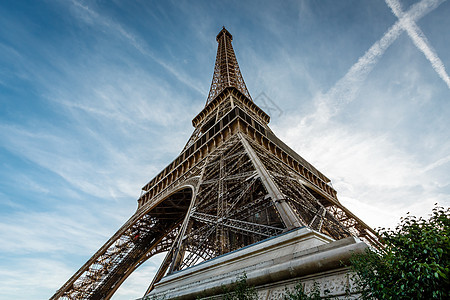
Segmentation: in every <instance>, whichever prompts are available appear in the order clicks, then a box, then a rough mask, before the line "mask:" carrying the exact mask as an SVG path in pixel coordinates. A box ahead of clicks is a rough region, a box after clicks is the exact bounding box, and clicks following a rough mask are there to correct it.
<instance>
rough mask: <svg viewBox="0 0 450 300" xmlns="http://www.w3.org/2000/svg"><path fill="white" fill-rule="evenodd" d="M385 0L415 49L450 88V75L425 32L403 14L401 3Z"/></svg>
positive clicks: (394, 0) (395, 0)
mask: <svg viewBox="0 0 450 300" xmlns="http://www.w3.org/2000/svg"><path fill="white" fill-rule="evenodd" d="M385 1H386V4H387V5H388V6H389V8H390V9H391V10H392V12H393V13H394V15H395V16H396V17H397V18H399V19H400V20H401V21H400V24H401V26H402V27H403V29H404V30H405V31H406V32H407V33H408V35H409V37H410V38H411V40H412V41H413V43H414V45H415V46H416V47H417V49H419V50H420V51H422V53H423V54H424V55H425V57H426V58H427V59H428V60H429V61H430V63H431V66H432V67H433V69H434V70H435V71H436V72H437V73H438V75H439V77H441V78H442V80H444V82H445V83H446V84H447V86H448V87H449V88H450V77H449V76H448V74H447V72H446V71H445V66H444V64H443V63H442V61H441V59H440V58H439V57H438V55H437V54H436V52H435V51H434V49H433V48H432V47H431V45H430V43H429V42H428V39H427V38H426V36H425V34H424V33H423V32H422V30H421V29H420V28H419V26H417V24H416V22H414V21H413V20H411V19H410V18H409V17H408V16H405V14H404V12H403V10H402V7H401V4H400V3H399V2H398V0H385ZM404 16H405V17H404Z"/></svg>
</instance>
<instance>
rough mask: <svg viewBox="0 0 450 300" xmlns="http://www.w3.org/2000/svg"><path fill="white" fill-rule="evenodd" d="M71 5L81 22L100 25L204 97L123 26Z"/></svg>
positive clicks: (82, 6) (199, 87)
mask: <svg viewBox="0 0 450 300" xmlns="http://www.w3.org/2000/svg"><path fill="white" fill-rule="evenodd" d="M72 3H73V5H74V7H75V8H77V15H78V16H79V17H80V18H81V19H82V20H83V21H85V22H87V23H91V24H92V23H93V24H96V25H100V26H102V27H104V28H108V29H110V30H111V32H112V33H114V34H116V33H117V34H119V35H120V36H121V37H122V38H123V39H124V40H125V41H126V42H127V43H128V44H130V45H132V46H133V47H134V48H135V49H136V50H138V51H139V52H140V53H141V54H143V55H145V56H146V57H148V58H151V59H152V60H154V61H155V62H157V63H158V64H159V65H160V66H162V67H163V68H164V69H166V70H167V71H168V72H169V73H170V74H172V75H173V76H174V77H175V78H176V79H178V80H179V81H180V82H182V83H184V84H185V85H186V86H189V87H190V88H192V89H193V90H195V91H197V92H198V93H199V94H200V95H202V96H204V95H205V90H206V88H205V87H204V86H203V85H202V84H200V83H198V82H194V81H192V79H191V78H189V76H187V75H186V74H183V73H182V72H181V71H180V70H179V69H176V68H174V67H173V66H171V65H170V64H169V63H167V62H165V61H164V60H162V59H160V58H158V57H157V56H156V55H155V54H154V53H152V52H151V51H150V50H149V48H148V46H147V45H146V43H145V42H144V41H143V40H142V39H140V38H139V37H138V36H137V35H135V34H133V33H131V32H130V31H129V30H127V29H125V28H124V26H123V25H121V24H120V23H118V22H114V21H113V20H111V19H109V18H107V17H106V16H104V15H102V14H100V13H98V12H97V11H95V10H94V9H92V8H91V7H89V6H88V5H86V4H83V3H81V2H79V1H76V0H72Z"/></svg>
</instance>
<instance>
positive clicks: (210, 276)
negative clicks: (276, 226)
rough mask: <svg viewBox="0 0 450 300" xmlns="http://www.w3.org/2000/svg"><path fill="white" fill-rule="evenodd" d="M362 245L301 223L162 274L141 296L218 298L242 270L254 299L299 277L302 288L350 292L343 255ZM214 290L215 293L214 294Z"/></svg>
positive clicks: (276, 293) (277, 292)
mask: <svg viewBox="0 0 450 300" xmlns="http://www.w3.org/2000/svg"><path fill="white" fill-rule="evenodd" d="M366 248H367V245H366V244H365V243H363V242H362V241H360V240H359V239H358V238H354V237H349V238H345V239H342V240H338V241H334V240H333V239H331V238H330V237H328V236H326V235H323V234H321V233H318V232H316V231H314V230H311V229H309V228H307V227H301V228H297V229H294V230H292V231H289V232H286V233H284V234H282V235H279V236H277V237H273V238H269V239H267V240H264V241H261V242H259V243H256V244H253V245H250V246H247V247H245V248H242V249H239V250H237V251H233V252H230V253H227V254H224V255H222V256H219V257H216V258H214V259H212V260H208V261H205V262H202V263H200V264H198V265H195V266H193V267H190V268H188V269H185V270H182V271H179V272H175V273H173V274H170V275H168V276H166V277H164V278H163V279H162V280H161V281H160V282H158V283H157V284H155V287H154V290H153V291H152V292H151V293H150V294H149V295H148V296H147V297H145V298H142V299H197V298H199V297H200V298H205V297H206V298H210V297H213V298H220V294H222V293H223V291H224V288H226V287H229V286H230V285H231V284H232V283H233V282H235V281H236V280H237V279H238V278H239V277H241V276H242V275H243V274H246V276H247V282H248V284H249V285H251V286H255V287H256V288H257V292H258V299H281V297H282V295H283V293H285V291H286V288H288V289H292V288H293V287H294V286H295V285H296V284H298V283H299V282H301V283H302V284H303V285H304V288H305V291H306V292H308V291H310V290H311V289H312V288H313V285H314V282H316V283H317V284H318V286H319V287H320V289H321V291H322V293H323V294H324V295H325V294H326V292H325V291H326V290H328V291H329V292H328V296H333V297H339V296H345V295H347V297H348V294H354V293H355V291H354V289H353V287H352V285H351V278H349V276H348V268H347V265H348V261H349V258H350V257H351V255H352V254H353V253H361V252H362V251H364V249H366ZM214 296H215V297H214Z"/></svg>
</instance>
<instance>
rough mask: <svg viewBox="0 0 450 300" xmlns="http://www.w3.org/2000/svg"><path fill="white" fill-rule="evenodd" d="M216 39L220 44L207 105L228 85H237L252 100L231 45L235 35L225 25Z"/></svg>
mask: <svg viewBox="0 0 450 300" xmlns="http://www.w3.org/2000/svg"><path fill="white" fill-rule="evenodd" d="M216 40H217V43H218V44H219V45H218V47H217V55H216V64H215V66H214V74H213V79H212V82H211V88H210V90H209V95H208V99H207V100H206V105H208V103H209V102H211V101H212V100H213V99H214V98H215V97H216V96H217V95H219V94H220V92H221V91H222V90H223V89H225V88H226V87H235V88H237V89H238V90H239V91H240V92H241V93H243V94H244V95H245V96H246V97H247V98H249V99H250V100H252V98H251V96H250V93H249V92H248V90H247V87H246V86H245V82H244V78H242V74H241V71H240V70H239V65H238V62H237V60H236V55H235V54H234V50H233V46H232V45H231V41H232V40H233V36H232V35H231V33H229V32H228V30H226V29H225V26H224V27H223V28H222V30H221V31H220V32H219V34H218V35H217V37H216Z"/></svg>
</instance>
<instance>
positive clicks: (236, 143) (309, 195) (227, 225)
mask: <svg viewBox="0 0 450 300" xmlns="http://www.w3.org/2000/svg"><path fill="white" fill-rule="evenodd" d="M217 40H218V42H219V49H218V52H217V53H218V54H217V55H218V57H217V60H216V66H215V71H214V76H213V83H212V87H211V92H210V95H209V97H208V101H207V104H206V106H205V108H203V110H202V111H201V112H200V113H199V114H198V115H197V116H196V117H195V118H194V119H193V121H192V123H193V125H194V127H195V130H194V132H193V134H192V136H191V138H190V139H189V142H188V143H187V144H186V146H185V147H184V149H183V150H182V152H181V153H180V155H179V156H178V157H177V158H175V159H174V160H173V161H172V162H171V163H170V164H169V165H168V166H167V167H166V168H164V169H163V170H162V171H161V172H160V173H159V174H158V175H156V176H155V177H154V178H153V179H152V180H151V181H149V182H148V183H147V184H146V185H145V186H144V187H143V189H142V194H141V196H140V198H139V199H138V209H137V211H136V213H135V214H134V215H133V216H132V217H131V218H130V219H129V220H128V221H127V222H126V223H125V224H124V225H123V226H122V227H121V228H120V229H119V230H118V231H117V233H116V234H114V236H113V237H111V238H110V239H109V240H108V241H107V242H106V243H105V245H104V246H103V247H101V248H100V249H99V250H98V251H97V253H95V254H94V255H93V256H92V258H91V259H89V260H88V261H87V262H86V264H85V265H84V266H82V267H81V268H80V270H79V271H78V272H76V273H75V274H74V275H73V276H72V277H71V278H70V279H69V280H68V281H67V282H66V283H65V284H64V285H63V286H62V287H61V289H59V290H58V291H57V292H56V293H55V295H54V296H53V297H52V299H109V298H110V297H111V296H112V295H113V294H114V292H115V291H116V290H117V288H118V287H119V286H120V285H121V283H122V282H123V281H124V280H125V279H126V278H127V277H128V276H129V275H130V274H131V273H132V272H133V271H134V270H135V269H136V268H137V267H139V266H140V265H141V264H142V263H144V262H145V261H146V260H147V259H149V258H151V257H152V256H153V255H155V254H157V253H161V252H166V257H165V259H164V260H163V262H162V264H161V266H160V268H159V270H158V272H157V274H156V275H155V276H154V278H153V281H152V283H151V284H150V286H149V288H148V289H147V292H146V295H148V294H150V293H151V291H152V289H153V286H154V285H155V284H157V282H158V281H160V280H161V279H162V278H163V277H164V276H166V275H168V274H172V273H174V272H179V271H182V270H184V269H186V268H189V267H192V266H194V265H196V264H198V263H200V262H202V261H205V260H209V259H212V258H214V257H217V256H220V255H223V254H225V253H228V252H231V251H234V250H237V249H240V248H242V247H245V246H248V245H251V244H253V243H256V242H259V241H262V240H264V239H267V238H270V237H274V236H277V235H279V234H281V233H283V232H286V231H288V230H291V229H294V228H298V227H301V226H308V227H310V228H312V229H314V230H316V231H318V232H321V233H323V234H326V235H328V236H330V237H332V238H333V239H336V240H338V239H342V238H345V237H348V236H351V235H354V236H359V237H361V238H362V239H365V240H366V241H367V242H368V243H370V244H372V245H377V243H378V241H377V238H376V235H375V234H374V232H373V230H372V229H371V228H370V227H368V226H367V225H366V224H365V223H364V222H362V221H361V220H360V219H358V218H357V217H356V216H355V215H354V214H352V213H351V212H350V211H349V210H348V209H346V208H345V207H344V206H343V205H342V204H341V203H340V202H339V201H338V199H337V196H336V191H335V190H334V189H333V188H332V186H331V185H330V180H329V179H328V178H327V177H326V176H325V175H323V174H322V173H321V172H319V171H318V170H317V169H316V168H314V167H313V166H312V165H311V164H309V163H308V162H307V161H306V160H305V159H303V158H302V157H301V156H300V155H298V154H297V153H296V152H295V151H293V150H292V149H290V148H289V147H288V146H286V145H285V144H284V143H283V142H282V141H280V140H279V139H278V138H277V137H276V136H275V135H274V134H273V132H272V131H271V130H270V128H269V126H268V123H269V120H270V119H269V116H268V115H267V114H266V113H265V112H264V111H262V110H261V109H260V108H259V107H258V106H257V105H255V104H254V103H253V101H252V100H251V98H250V95H249V94H248V91H247V89H246V87H245V84H244V81H243V80H242V76H241V74H240V71H239V67H238V65H237V61H236V58H235V56H234V51H233V49H232V47H231V34H229V32H228V31H226V30H225V29H223V30H222V31H221V32H220V33H219V35H218V36H217Z"/></svg>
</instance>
